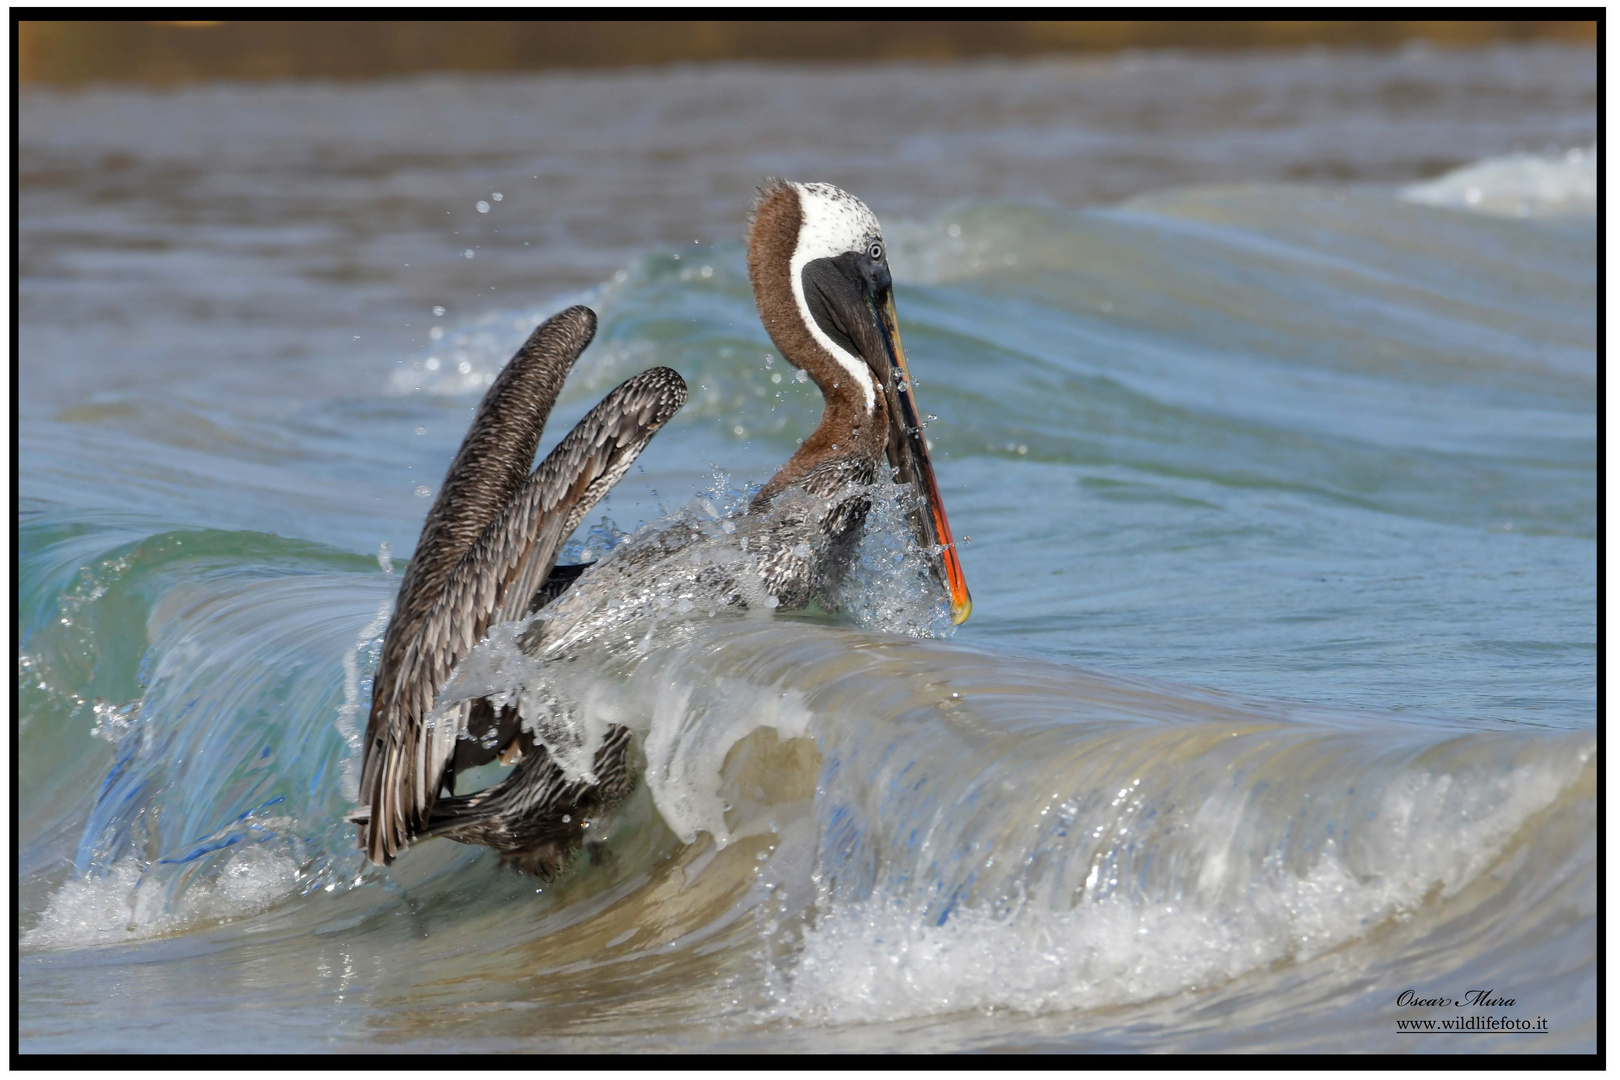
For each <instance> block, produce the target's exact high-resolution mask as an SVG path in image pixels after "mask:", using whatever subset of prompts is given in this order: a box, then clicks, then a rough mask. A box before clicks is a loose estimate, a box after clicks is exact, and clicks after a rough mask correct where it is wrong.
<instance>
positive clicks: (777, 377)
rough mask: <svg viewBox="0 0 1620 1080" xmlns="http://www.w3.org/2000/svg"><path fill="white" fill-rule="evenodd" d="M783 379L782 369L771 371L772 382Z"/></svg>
mask: <svg viewBox="0 0 1620 1080" xmlns="http://www.w3.org/2000/svg"><path fill="white" fill-rule="evenodd" d="M781 381H782V373H781V372H780V371H773V372H771V382H773V383H780V382H781Z"/></svg>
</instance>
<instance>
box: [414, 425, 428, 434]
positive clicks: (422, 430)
mask: <svg viewBox="0 0 1620 1080" xmlns="http://www.w3.org/2000/svg"><path fill="white" fill-rule="evenodd" d="M416 433H417V434H418V435H426V434H427V428H425V427H423V426H422V425H421V424H417V425H416Z"/></svg>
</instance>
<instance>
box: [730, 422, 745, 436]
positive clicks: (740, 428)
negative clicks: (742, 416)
mask: <svg viewBox="0 0 1620 1080" xmlns="http://www.w3.org/2000/svg"><path fill="white" fill-rule="evenodd" d="M731 433H732V434H733V435H741V434H742V433H743V426H742V425H741V424H736V425H734V426H733V427H732V429H731Z"/></svg>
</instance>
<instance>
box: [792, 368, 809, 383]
mask: <svg viewBox="0 0 1620 1080" xmlns="http://www.w3.org/2000/svg"><path fill="white" fill-rule="evenodd" d="M793 381H794V382H809V381H810V373H809V372H808V371H805V370H804V369H803V368H800V369H799V370H798V371H795V372H794V373H793Z"/></svg>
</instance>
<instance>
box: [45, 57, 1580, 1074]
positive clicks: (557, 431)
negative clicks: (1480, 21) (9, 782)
mask: <svg viewBox="0 0 1620 1080" xmlns="http://www.w3.org/2000/svg"><path fill="white" fill-rule="evenodd" d="M1596 94H1597V74H1596V64H1595V56H1594V55H1593V51H1592V50H1590V49H1586V50H1581V49H1567V48H1563V47H1554V46H1534V47H1503V48H1496V49H1491V50H1484V51H1460V52H1448V51H1437V50H1431V49H1426V48H1423V47H1412V48H1409V49H1404V50H1401V51H1398V52H1388V53H1383V52H1377V53H1374V52H1353V51H1352V52H1335V51H1322V50H1315V51H1308V52H1298V53H1286V52H1266V53H1237V54H1219V55H1217V54H1197V53H1157V52H1154V53H1129V54H1123V55H1121V56H1118V57H1111V58H1104V59H1094V60H1063V61H1058V60H1053V61H1048V62H1040V63H1020V64H1012V63H1000V62H986V63H972V64H958V65H928V64H892V65H882V64H861V65H850V66H847V67H845V66H831V67H770V66H750V65H727V66H716V67H680V68H671V69H667V70H656V71H633V72H621V73H595V74H556V75H545V76H523V77H509V76H492V77H476V78H472V77H459V76H434V77H423V78H411V79H399V80H391V81H382V82H363V83H254V84H245V83H244V84H219V85H197V86H189V87H184V88H179V89H170V90H145V89H130V88H111V87H101V88H95V87H93V88H89V89H84V90H79V91H73V92H63V91H49V92H47V91H41V90H35V89H28V90H25V91H24V92H22V93H21V95H20V99H19V113H18V142H19V150H18V158H17V166H18V170H19V180H20V193H19V220H18V256H19V266H20V273H19V277H18V282H17V287H18V297H17V302H18V322H19V348H18V352H17V356H16V364H17V373H18V395H19V397H18V411H19V427H18V431H17V439H18V449H17V453H18V458H17V472H18V492H17V498H18V520H17V526H18V534H19V535H18V539H19V549H18V566H19V575H20V577H19V581H18V583H17V586H18V591H19V601H18V604H19V615H18V625H17V628H16V632H17V635H18V643H19V644H18V655H17V665H18V667H17V692H18V706H19V707H18V714H17V717H16V725H15V729H14V737H15V740H16V742H15V744H14V745H15V747H16V758H15V767H16V776H15V781H16V798H17V801H18V806H17V813H18V819H17V821H16V828H17V830H18V841H19V843H18V847H17V849H16V852H15V858H16V867H15V871H16V878H15V888H16V894H15V895H16V902H17V911H18V920H19V930H18V933H19V940H18V946H19V948H20V968H19V971H18V983H17V987H16V993H17V999H16V1000H17V1009H18V1022H19V1025H20V1039H21V1041H20V1049H21V1050H22V1051H23V1052H24V1053H32V1052H51V1051H55V1052H65V1051H87V1050H91V1051H113V1052H117V1051H123V1052H144V1051H180V1052H188V1051H215V1052H217V1051H260V1052H269V1051H352V1052H367V1053H387V1052H394V1051H407V1052H413V1053H420V1052H433V1051H487V1050H512V1051H528V1052H537V1051H547V1052H551V1051H592V1052H594V1051H640V1050H687V1051H708V1050H739V1051H793V1052H808V1051H900V1052H923V1051H927V1052H937V1051H952V1050H1017V1051H1086V1052H1096V1051H1257V1050H1258V1051H1265V1050H1288V1051H1300V1050H1303V1051H1352V1052H1359V1051H1385V1052H1391V1051H1393V1052H1412V1053H1421V1052H1462V1053H1480V1052H1501V1053H1524V1052H1532V1053H1546V1052H1559V1051H1562V1052H1593V1051H1594V1050H1595V1048H1596V1040H1597V1032H1598V1029H1597V1020H1598V1017H1597V1011H1596V1002H1597V976H1596V953H1597V946H1596V942H1597V928H1598V923H1597V920H1598V903H1597V865H1596V856H1597V846H1596V815H1597V795H1596V793H1597V785H1598V777H1599V771H1600V762H1599V758H1598V750H1597V733H1596V719H1597V717H1596V710H1597V698H1596V679H1597V664H1598V654H1597V646H1596V640H1597V626H1596V619H1597V613H1596V603H1597V600H1596V597H1597V532H1598V518H1597V484H1596V467H1597V454H1598V443H1597V375H1598V366H1597V344H1598V342H1597V292H1596V282H1597V236H1596V228H1595V220H1596V219H1595V209H1596V203H1597V195H1596V189H1597V164H1598V154H1599V152H1600V147H1598V145H1597V144H1596V138H1597V117H1596V100H1597V98H1596ZM766 175H781V176H786V177H788V178H791V179H799V180H825V181H830V182H833V183H837V184H839V185H840V186H843V187H845V188H847V189H848V190H850V191H852V192H854V193H856V194H857V195H859V196H860V197H862V198H863V199H864V200H865V201H866V202H867V203H868V204H869V205H870V206H871V207H872V209H873V210H874V211H875V212H876V213H877V215H878V217H879V218H880V220H881V221H882V222H883V223H884V226H885V232H886V235H887V239H888V241H889V246H890V251H891V261H892V264H893V267H894V270H895V275H896V279H897V285H896V295H897V306H898V310H899V316H900V324H901V330H902V333H903V335H904V340H905V344H906V348H907V352H908V354H909V356H910V359H911V367H912V371H913V373H914V375H915V376H916V382H917V394H918V399H919V402H920V405H921V407H922V408H923V409H924V410H926V411H928V412H929V413H931V414H933V416H934V417H935V419H933V420H932V421H931V422H930V426H929V429H928V436H929V438H930V440H931V441H932V444H933V455H934V462H935V465H936V468H937V470H938V474H939V480H940V485H941V489H942V492H943V495H944V499H945V503H946V506H947V508H948V510H949V513H950V520H951V523H952V525H953V527H954V529H955V531H956V534H957V537H958V539H959V540H960V541H961V547H960V550H961V557H962V562H963V565H964V568H965V571H966V575H967V579H968V583H969V585H970V586H971V588H972V592H973V599H974V612H973V616H972V618H971V619H970V620H969V621H968V622H967V623H966V624H964V625H963V626H962V627H960V628H958V629H956V630H955V632H954V633H949V634H947V633H944V632H943V631H942V630H941V629H940V623H939V621H938V619H937V618H933V615H934V609H933V608H932V607H931V604H932V603H933V600H932V598H930V597H928V596H924V595H920V594H919V593H918V592H917V590H916V589H915V587H914V586H915V584H916V583H915V579H910V580H909V581H908V580H907V579H906V575H905V574H904V572H903V571H896V570H895V569H894V566H895V565H896V564H897V563H898V564H902V565H903V564H904V563H905V560H904V558H902V556H904V555H905V554H906V550H905V548H906V544H905V539H904V537H903V535H901V534H900V533H899V532H897V526H896V524H895V523H896V521H898V516H897V515H895V514H892V513H889V514H885V513H878V514H877V515H876V516H875V518H874V522H873V526H872V529H871V532H870V535H869V537H868V540H867V541H866V544H865V546H864V547H863V548H862V552H861V564H860V567H859V573H860V574H861V575H862V576H861V581H862V582H863V583H865V585H866V595H867V596H868V597H869V599H870V602H869V603H864V604H852V605H851V606H850V608H849V610H847V611H845V612H843V613H841V614H838V615H827V614H810V615H805V614H797V615H792V614H782V615H770V614H763V613H754V614H751V615H747V616H741V615H728V614H724V613H722V614H720V615H716V616H710V615H708V614H707V613H706V612H705V611H702V610H699V611H695V612H692V613H688V616H689V617H685V618H680V619H671V620H670V621H669V622H668V623H666V624H665V632H660V633H654V634H650V635H648V636H647V638H646V639H644V640H643V641H642V642H641V643H640V648H639V651H638V652H636V654H635V655H634V656H633V657H632V658H631V660H630V661H629V662H625V661H624V658H623V657H620V658H618V659H617V660H614V661H612V662H609V661H607V660H604V661H603V663H602V664H601V665H600V666H598V667H592V666H590V665H589V664H587V665H585V666H583V667H582V668H581V669H580V671H578V672H576V673H575V674H576V676H577V679H576V680H575V682H574V684H573V685H574V687H575V689H576V690H577V693H578V697H577V701H576V705H577V707H578V709H579V710H580V711H581V712H582V713H583V714H586V716H585V718H586V719H587V720H593V721H600V720H601V719H603V718H607V717H612V718H615V719H617V720H618V721H619V722H623V723H627V724H629V725H630V726H631V727H632V728H634V729H635V730H636V731H637V732H638V739H637V742H638V747H639V749H638V751H637V753H638V755H639V758H640V759H641V760H644V761H645V770H646V774H645V778H644V780H643V782H642V783H641V784H640V786H639V787H638V790H637V793H636V794H635V795H634V796H633V797H632V798H631V799H630V800H629V802H628V803H627V804H626V805H625V806H624V807H623V808H622V810H621V811H620V812H619V814H618V815H617V817H616V819H615V820H614V821H612V822H611V823H609V826H608V828H607V829H606V831H607V834H608V835H607V837H606V840H605V843H604V844H603V846H602V847H600V848H598V849H595V850H593V852H592V853H591V854H589V855H586V856H583V857H582V858H581V860H580V862H579V864H578V865H577V867H576V868H575V869H574V870H573V871H572V872H570V873H568V874H566V875H564V876H562V877H560V878H558V879H556V880H554V881H551V882H540V881H537V880H534V879H530V878H527V877H523V876H521V875H518V874H516V873H514V872H512V871H509V870H506V869H503V868H502V867H501V866H500V865H499V863H498V861H497V860H496V859H495V857H494V856H493V855H491V854H490V853H488V852H486V851H483V850H482V849H474V848H468V847H462V846H458V845H456V844H453V843H451V842H448V841H442V840H437V841H430V842H425V843H423V844H421V845H419V846H418V847H416V848H414V849H412V850H411V851H410V852H409V853H407V854H406V855H405V856H403V857H402V858H400V859H399V860H398V861H397V862H396V864H395V865H394V866H393V867H391V868H388V869H382V868H378V867H373V866H368V865H367V864H366V863H365V862H364V861H363V860H362V858H361V856H360V854H359V852H358V851H357V850H355V843H354V831H353V827H352V826H350V825H348V824H346V823H345V822H344V820H343V819H344V816H345V815H346V814H347V813H349V812H350V811H351V808H352V804H353V799H354V796H355V774H356V771H357V765H358V759H357V746H358V742H359V732H360V731H361V730H362V729H363V727H364V723H365V717H366V710H367V703H368V700H369V692H370V686H369V681H368V680H369V677H370V673H371V670H372V667H373V665H374V663H375V660H376V654H377V649H378V647H379V644H380V639H381V635H382V632H383V629H384V627H385V625H386V622H387V617H388V614H389V611H390V608H391V604H392V600H393V595H394V591H395V588H396V586H397V583H398V580H399V575H400V573H401V571H402V570H403V567H404V565H405V562H406V560H407V559H408V558H409V555H410V551H411V547H412V545H413V544H414V542H415V539H416V536H417V533H418V530H419V529H420V527H421V521H422V516H423V514H424V513H425V511H426V509H427V507H428V504H429V502H430V498H429V497H430V496H431V495H432V494H433V493H434V491H435V490H436V489H437V487H438V485H439V484H440V483H441V481H442V478H443V475H444V470H445V468H446V466H447V464H448V462H449V460H450V458H451V456H452V455H453V453H454V451H455V449H456V447H457V446H458V444H459V442H460V440H461V438H462V436H463V435H464V433H465V431H466V427H467V423H468V421H469V419H470V417H471V413H472V410H473V408H474V406H475V405H476V404H477V402H478V400H479V397H480V395H481V393H482V392H483V388H484V387H485V386H486V385H487V384H488V382H489V381H490V380H491V379H492V377H493V375H494V373H495V372H496V371H498V370H499V368H500V366H501V365H502V364H503V363H504V362H505V361H506V359H507V358H508V357H509V356H510V355H511V353H512V351H513V350H514V349H515V348H516V347H517V345H518V344H519V343H520V342H521V341H522V340H523V339H524V337H525V336H526V335H527V333H528V332H529V331H530V330H531V329H532V328H533V327H534V326H535V325H536V324H537V323H538V322H539V321H540V320H542V319H543V318H545V317H546V316H548V315H550V314H551V313H553V312H555V311H557V310H559V309H560V308H562V307H564V306H566V305H568V304H571V303H577V302H583V303H587V304H589V305H590V306H591V307H593V308H594V309H595V310H596V311H597V312H598V313H599V315H600V317H601V327H600V331H599V333H598V335H597V338H596V340H595V342H594V344H593V345H592V346H591V347H590V348H589V349H588V350H587V351H586V352H585V354H584V355H583V357H582V358H581V360H580V362H579V364H578V366H577V367H576V369H575V371H574V373H573V376H572V377H571V379H570V381H569V383H568V386H567V388H566V390H565V392H564V395H563V399H562V402H561V404H560V406H559V409H558V413H557V415H556V416H555V417H554V418H553V421H552V424H551V425H550V427H549V429H548V432H547V437H546V440H545V443H544V445H545V446H549V445H550V443H552V442H554V441H555V440H556V439H557V438H560V437H561V435H562V434H563V433H564V432H566V431H567V429H568V427H569V426H570V425H571V424H572V423H573V422H574V420H576V419H577V418H578V417H579V416H581V415H582V414H583V413H584V411H585V410H586V409H587V408H588V407H589V406H590V405H591V404H593V403H594V402H595V401H596V400H597V399H598V398H599V397H600V396H601V394H602V393H604V392H605V391H606V389H607V388H609V387H610V386H612V385H613V384H614V383H615V382H616V381H618V380H620V379H622V378H624V377H626V376H628V375H630V374H633V373H634V372H636V371H639V370H642V369H644V368H646V367H650V366H653V365H654V364H666V365H669V366H672V367H674V368H675V369H677V370H678V371H680V372H681V373H682V374H683V375H684V376H685V378H686V379H687V381H688V383H689V384H690V387H691V396H690V400H689V401H688V403H687V405H686V407H685V409H684V410H683V411H682V412H681V413H680V414H679V415H678V416H677V417H676V418H675V420H674V421H672V422H671V424H670V425H669V426H668V427H667V428H666V429H665V430H664V431H663V432H662V433H661V434H660V435H659V436H658V437H657V438H656V439H655V440H654V442H653V443H652V445H651V447H650V449H649V450H648V451H647V453H646V454H645V455H644V456H643V457H642V458H641V460H640V462H639V464H638V465H637V466H636V467H635V468H634V469H633V470H632V471H631V473H630V474H629V475H628V476H627V477H626V478H625V480H624V481H623V483H621V484H620V486H619V488H618V489H617V490H616V491H615V492H614V493H613V494H612V496H611V497H610V498H609V500H608V501H607V502H606V503H605V504H604V505H603V507H602V508H601V509H600V510H599V511H597V512H596V513H595V514H593V515H592V516H591V519H590V520H589V521H588V523H587V525H586V526H585V527H584V528H582V530H581V532H580V534H579V535H578V537H577V539H576V541H575V543H574V545H573V550H574V551H575V552H577V553H585V554H587V555H588V556H589V557H592V558H597V557H602V556H603V555H605V554H607V553H608V552H609V551H610V549H613V548H614V547H615V546H616V545H618V544H621V543H624V542H626V534H632V535H635V534H638V530H639V529H640V528H642V527H643V526H646V527H648V528H654V529H655V528H657V527H658V526H657V524H656V523H657V522H659V521H660V520H663V519H666V518H668V517H670V516H676V517H686V518H689V519H691V518H693V517H694V516H695V515H700V514H702V513H708V512H709V511H713V513H714V514H716V515H718V517H712V516H711V517H710V518H709V520H711V521H713V520H718V521H721V522H722V523H723V522H724V519H725V514H726V512H727V507H728V506H731V505H734V504H735V501H736V500H737V498H738V497H739V493H744V492H746V491H747V490H748V489H749V485H754V484H759V483H761V482H763V481H764V480H765V479H766V478H768V477H769V475H770V474H771V473H772V471H773V470H774V469H775V467H776V466H777V465H778V464H779V463H780V462H781V461H782V460H783V459H784V458H786V457H787V455H788V454H789V453H791V452H792V450H793V448H794V446H795V444H796V441H797V440H798V439H799V438H802V437H803V436H804V435H805V434H807V433H808V432H809V431H810V430H811V428H812V427H813V425H814V423H815V420H816V417H817V416H818V414H819V408H820V403H819V396H818V394H817V392H816V391H815V388H814V387H813V386H812V385H808V384H804V383H801V382H798V381H796V380H795V379H794V377H793V375H794V372H793V370H792V369H791V368H789V367H787V366H786V365H785V364H784V363H783V362H782V360H781V359H780V358H779V357H776V356H774V355H773V349H772V346H771V343H770V341H769V339H768V338H767V337H766V335H765V333H764V331H763V329H762V328H761V326H760V324H759V320H758V318H757V316H756V314H755V312H754V309H753V304H752V298H751V294H750V291H749V287H748V281H747V277H746V274H745V271H744V267H743V255H742V243H741V238H742V232H743V228H744V223H745V220H746V214H747V209H748V204H749V200H750V197H751V193H752V190H753V187H754V185H755V184H757V183H758V182H759V180H760V179H761V178H762V177H764V176H766ZM639 535H642V536H645V535H646V534H645V533H640V534H639ZM913 554H914V552H913ZM1475 989H1484V990H1489V991H1490V996H1491V997H1492V998H1493V999H1496V1000H1499V1001H1500V1000H1502V999H1512V1003H1511V1004H1508V1005H1495V1006H1489V1007H1487V1006H1478V1007H1475V1006H1472V1005H1469V1006H1466V1007H1464V1006H1449V1007H1440V1006H1434V1007H1422V1006H1407V1007H1402V1006H1400V1005H1398V1004H1397V997H1398V995H1400V994H1401V993H1402V992H1403V991H1406V990H1413V991H1415V994H1416V996H1417V997H1420V998H1423V999H1432V998H1450V999H1457V998H1460V997H1462V996H1463V995H1464V994H1465V993H1466V991H1469V990H1475ZM1474 1016H1498V1017H1510V1018H1513V1019H1514V1020H1515V1022H1520V1021H1522V1022H1523V1023H1524V1024H1526V1025H1529V1026H1530V1027H1532V1028H1533V1029H1534V1030H1527V1031H1522V1032H1520V1031H1513V1032H1501V1031H1498V1032H1477V1031H1473V1032H1465V1033H1451V1034H1448V1033H1446V1032H1445V1031H1444V1030H1443V1029H1442V1030H1436V1031H1433V1032H1412V1031H1402V1030H1400V1029H1398V1027H1397V1022H1398V1021H1406V1020H1414V1019H1432V1020H1435V1021H1436V1022H1437V1024H1438V1021H1440V1020H1442V1019H1446V1020H1451V1019H1455V1018H1457V1017H1474ZM1542 1021H1544V1022H1545V1023H1544V1024H1541V1023H1540V1022H1542ZM1538 1024H1540V1026H1537V1025H1538Z"/></svg>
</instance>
